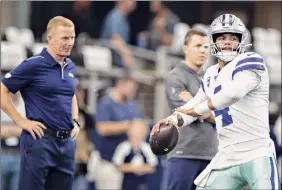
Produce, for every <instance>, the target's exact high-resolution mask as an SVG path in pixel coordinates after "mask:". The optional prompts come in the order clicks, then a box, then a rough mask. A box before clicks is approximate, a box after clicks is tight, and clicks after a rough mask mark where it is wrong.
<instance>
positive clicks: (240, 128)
mask: <svg viewBox="0 0 282 190" xmlns="http://www.w3.org/2000/svg"><path fill="white" fill-rule="evenodd" d="M244 70H251V71H254V72H256V73H257V74H258V75H259V76H260V77H261V80H260V84H259V85H258V86H257V87H256V88H255V89H253V90H251V91H250V92H249V93H247V94H246V95H245V96H244V97H243V98H241V99H240V100H239V101H238V102H236V103H234V104H232V105H231V106H230V107H226V108H224V109H222V110H217V111H214V116H215V120H216V128H217V131H218V140H219V149H221V148H224V147H226V146H229V145H234V144H237V143H241V142H246V141H254V140H258V139H264V138H266V139H269V119H268V105H269V76H268V71H267V68H266V65H265V63H264V60H263V58H262V57H261V56H260V55H258V54H256V53H252V52H248V53H244V54H240V55H238V56H237V57H236V58H235V59H234V60H232V61H231V62H230V63H228V64H227V65H226V66H225V67H224V68H223V69H222V70H220V69H219V65H218V64H216V65H213V66H211V67H210V68H208V69H207V71H206V73H205V75H204V77H203V79H202V85H203V90H204V91H205V93H206V95H207V96H208V97H209V98H212V97H213V96H214V95H215V94H216V93H217V92H219V91H220V90H222V89H224V88H226V87H230V85H231V82H232V80H233V79H234V76H235V75H236V74H238V72H241V71H244ZM247 82H248V81H242V85H244V83H247ZM233 93H236V92H233Z"/></svg>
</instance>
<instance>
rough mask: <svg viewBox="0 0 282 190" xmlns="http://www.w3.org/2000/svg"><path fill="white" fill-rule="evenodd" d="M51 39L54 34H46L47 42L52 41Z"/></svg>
mask: <svg viewBox="0 0 282 190" xmlns="http://www.w3.org/2000/svg"><path fill="white" fill-rule="evenodd" d="M51 39H52V35H51V34H50V33H49V34H47V35H46V40H47V42H50V41H51Z"/></svg>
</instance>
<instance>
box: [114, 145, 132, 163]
mask: <svg viewBox="0 0 282 190" xmlns="http://www.w3.org/2000/svg"><path fill="white" fill-rule="evenodd" d="M130 150H131V146H130V144H129V142H128V141H124V142H122V143H120V144H119V145H118V146H117V148H116V150H115V152H114V155H113V159H112V161H113V163H114V165H120V164H123V163H124V159H125V157H126V156H127V155H128V154H129V153H130Z"/></svg>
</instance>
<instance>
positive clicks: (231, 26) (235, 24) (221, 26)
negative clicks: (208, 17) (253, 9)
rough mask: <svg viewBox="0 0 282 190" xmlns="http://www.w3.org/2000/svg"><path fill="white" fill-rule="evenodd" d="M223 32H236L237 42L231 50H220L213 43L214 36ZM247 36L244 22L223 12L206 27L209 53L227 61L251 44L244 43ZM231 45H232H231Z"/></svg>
mask: <svg viewBox="0 0 282 190" xmlns="http://www.w3.org/2000/svg"><path fill="white" fill-rule="evenodd" d="M223 33H232V34H236V35H237V36H238V37H239V44H238V46H236V49H232V51H222V49H221V47H218V46H217V45H216V44H215V40H216V36H217V35H218V34H223ZM247 37H248V32H247V29H246V27H245V25H244V23H243V22H242V21H241V20H240V19H239V18H238V17H236V16H235V15H232V14H223V15H220V16H219V17H217V18H216V19H215V20H214V21H213V22H212V24H211V25H210V27H209V29H208V38H209V46H210V51H211V54H212V55H214V56H216V57H217V58H219V59H220V60H222V61H224V62H229V61H231V60H232V59H234V58H235V57H236V56H237V55H238V54H241V53H244V52H245V51H246V47H247V46H250V45H251V44H246V40H247ZM232 47H233V45H232Z"/></svg>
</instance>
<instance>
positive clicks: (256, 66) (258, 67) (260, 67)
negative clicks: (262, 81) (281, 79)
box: [232, 64, 265, 80]
mask: <svg viewBox="0 0 282 190" xmlns="http://www.w3.org/2000/svg"><path fill="white" fill-rule="evenodd" d="M250 69H255V70H263V71H264V70H265V67H264V65H259V64H247V65H243V66H241V67H237V68H236V69H235V70H234V71H233V73H232V80H233V78H234V75H235V74H236V73H238V72H240V71H245V70H250Z"/></svg>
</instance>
